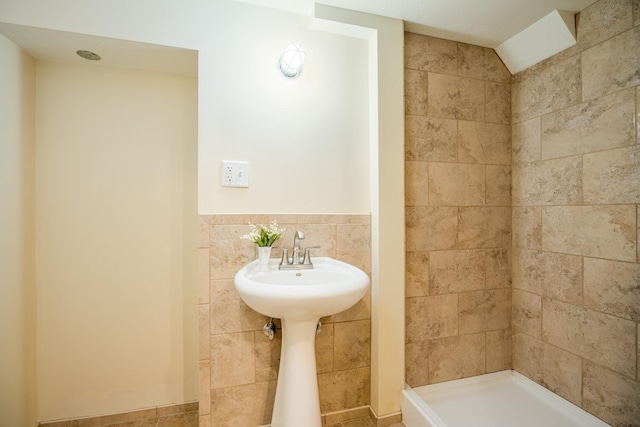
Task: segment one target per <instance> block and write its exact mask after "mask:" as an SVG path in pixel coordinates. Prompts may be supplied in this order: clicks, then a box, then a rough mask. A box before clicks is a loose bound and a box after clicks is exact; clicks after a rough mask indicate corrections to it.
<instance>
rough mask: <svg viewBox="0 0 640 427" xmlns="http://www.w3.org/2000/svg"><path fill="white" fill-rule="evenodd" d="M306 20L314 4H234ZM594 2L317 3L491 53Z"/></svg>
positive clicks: (281, 0) (308, 0) (275, 0)
mask: <svg viewBox="0 0 640 427" xmlns="http://www.w3.org/2000/svg"><path fill="white" fill-rule="evenodd" d="M236 1H240V2H243V3H250V4H254V5H259V6H264V7H270V8H274V9H281V10H286V11H289V12H295V13H299V14H305V15H309V16H311V15H312V13H313V3H314V1H313V0H236ZM595 1H596V0H321V1H319V3H322V4H326V5H328V6H335V7H340V8H343V9H351V10H355V11H359V12H366V13H371V14H374V15H382V16H386V17H389V18H396V19H401V20H404V21H405V29H406V30H407V31H411V32H415V33H419V34H424V35H428V36H433V37H440V38H444V39H448V40H454V41H458V42H463V43H469V44H474V45H477V46H484V47H490V48H495V47H497V46H498V45H500V44H502V43H503V42H504V41H506V40H508V39H510V38H511V37H512V36H514V35H516V34H518V33H519V32H520V31H522V30H524V29H525V28H527V27H529V26H530V25H532V24H534V23H535V22H536V21H538V20H540V19H541V18H543V17H544V16H546V15H547V14H549V13H550V12H552V11H553V10H555V9H557V10H561V11H569V12H572V13H577V12H579V11H581V10H583V9H584V8H586V7H587V6H589V5H590V4H592V3H595Z"/></svg>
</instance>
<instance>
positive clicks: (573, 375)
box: [541, 343, 582, 405]
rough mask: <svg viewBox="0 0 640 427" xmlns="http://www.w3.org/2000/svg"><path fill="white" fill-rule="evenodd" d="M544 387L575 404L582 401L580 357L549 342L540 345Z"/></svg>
mask: <svg viewBox="0 0 640 427" xmlns="http://www.w3.org/2000/svg"><path fill="white" fill-rule="evenodd" d="M542 372H543V373H542V379H541V380H542V381H543V382H544V385H545V387H547V388H548V389H549V390H551V391H552V392H554V393H557V394H559V395H560V396H561V397H564V398H565V399H567V400H568V401H569V402H572V403H574V404H576V405H580V404H581V403H582V359H581V358H580V357H578V356H576V355H575V354H571V353H569V352H567V351H564V350H562V349H559V348H557V347H554V346H552V345H549V344H546V343H545V344H543V346H542Z"/></svg>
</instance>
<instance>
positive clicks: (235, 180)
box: [221, 160, 249, 187]
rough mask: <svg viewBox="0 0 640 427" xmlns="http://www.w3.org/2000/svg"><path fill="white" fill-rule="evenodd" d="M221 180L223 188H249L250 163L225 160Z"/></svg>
mask: <svg viewBox="0 0 640 427" xmlns="http://www.w3.org/2000/svg"><path fill="white" fill-rule="evenodd" d="M221 178H222V186H223V187H248V186H249V162H240V161H235V160H223V161H222V177H221Z"/></svg>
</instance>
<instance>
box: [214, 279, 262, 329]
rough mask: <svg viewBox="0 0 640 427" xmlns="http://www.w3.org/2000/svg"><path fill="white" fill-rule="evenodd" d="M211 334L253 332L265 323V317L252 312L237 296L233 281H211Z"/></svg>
mask: <svg viewBox="0 0 640 427" xmlns="http://www.w3.org/2000/svg"><path fill="white" fill-rule="evenodd" d="M210 309H211V333H212V334H228V333H232V332H244V331H254V330H257V329H260V328H261V327H262V326H261V325H263V324H264V323H265V318H266V317H265V316H264V315H262V314H260V313H258V312H256V311H253V310H252V309H251V308H249V306H247V305H246V304H245V303H244V301H242V299H241V298H240V295H238V292H237V291H236V289H235V287H234V285H233V280H232V279H225V280H212V281H211V302H210Z"/></svg>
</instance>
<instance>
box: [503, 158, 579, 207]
mask: <svg viewBox="0 0 640 427" xmlns="http://www.w3.org/2000/svg"><path fill="white" fill-rule="evenodd" d="M512 192H513V193H512V194H513V204H514V205H515V206H533V205H535V206H537V205H575V204H580V203H581V202H582V157H580V156H574V157H565V158H560V159H553V160H543V161H538V162H533V163H524V164H519V165H516V166H514V167H513V189H512Z"/></svg>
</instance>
